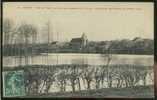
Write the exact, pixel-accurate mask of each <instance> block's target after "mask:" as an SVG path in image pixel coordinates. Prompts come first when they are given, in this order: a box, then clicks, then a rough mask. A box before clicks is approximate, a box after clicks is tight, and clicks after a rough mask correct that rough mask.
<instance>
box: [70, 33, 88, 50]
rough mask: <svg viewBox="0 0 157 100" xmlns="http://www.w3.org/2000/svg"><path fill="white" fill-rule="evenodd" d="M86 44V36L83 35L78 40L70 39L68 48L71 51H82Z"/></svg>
mask: <svg viewBox="0 0 157 100" xmlns="http://www.w3.org/2000/svg"><path fill="white" fill-rule="evenodd" d="M87 42H88V40H87V36H86V34H85V33H83V34H82V36H81V37H80V38H72V39H71V41H70V46H71V47H72V48H73V49H82V48H84V47H85V46H86V45H87Z"/></svg>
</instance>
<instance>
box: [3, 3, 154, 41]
mask: <svg viewBox="0 0 157 100" xmlns="http://www.w3.org/2000/svg"><path fill="white" fill-rule="evenodd" d="M153 5H154V4H153V3H146V2H145V3H127V2H124V3H122V2H121V3H119V2H104V3H102V2H92V3H89V2H84V3H83V2H82V3H81V2H80V3H75V2H60V3H59V2H58V3H57V2H5V3H3V18H4V19H5V18H9V19H12V20H13V21H14V24H15V25H14V26H16V27H17V26H19V25H20V24H21V23H28V24H33V25H35V26H37V28H38V31H39V33H40V35H39V36H38V38H39V41H41V42H42V41H45V40H46V39H47V34H45V32H44V30H45V27H46V23H47V22H49V23H50V33H51V34H50V40H51V41H55V40H58V41H70V40H71V39H72V38H76V37H80V36H81V35H82V33H85V34H86V35H87V38H88V40H89V41H106V40H117V39H133V38H135V37H141V38H151V39H153V34H154V20H153V19H154V18H153V17H154V15H153V12H154V11H153V9H154V8H153ZM57 34H58V35H57Z"/></svg>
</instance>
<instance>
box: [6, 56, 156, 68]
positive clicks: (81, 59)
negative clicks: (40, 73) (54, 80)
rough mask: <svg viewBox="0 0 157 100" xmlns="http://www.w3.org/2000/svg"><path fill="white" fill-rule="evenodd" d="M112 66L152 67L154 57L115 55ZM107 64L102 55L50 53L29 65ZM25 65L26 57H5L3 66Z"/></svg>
mask: <svg viewBox="0 0 157 100" xmlns="http://www.w3.org/2000/svg"><path fill="white" fill-rule="evenodd" d="M110 56H111V62H110V64H136V65H138V64H139V65H146V66H152V65H153V63H154V61H153V59H154V58H153V55H124V54H123V55H119V54H113V55H110ZM106 63H107V57H106V55H102V54H75V53H68V54H64V53H58V54H57V53H50V54H48V55H47V54H41V55H38V56H32V57H31V56H29V57H28V63H27V64H30V65H35V64H39V65H40V64H42V65H56V64H89V65H104V64H106ZM17 65H25V57H22V58H19V57H16V56H11V57H3V66H17Z"/></svg>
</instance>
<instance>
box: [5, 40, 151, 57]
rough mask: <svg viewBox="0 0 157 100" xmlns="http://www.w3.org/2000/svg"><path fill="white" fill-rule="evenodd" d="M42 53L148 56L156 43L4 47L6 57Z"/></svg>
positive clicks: (112, 42) (135, 41) (139, 41)
mask: <svg viewBox="0 0 157 100" xmlns="http://www.w3.org/2000/svg"><path fill="white" fill-rule="evenodd" d="M40 53H104V54H106V53H112V54H147V55H151V54H153V53H154V41H153V40H151V39H141V38H135V39H133V40H127V39H123V40H112V41H99V42H98V41H97V42H96V41H89V42H88V44H87V45H86V46H85V47H84V48H81V49H80V48H79V49H78V48H77V47H72V46H71V45H70V42H64V43H63V42H62V43H59V42H58V43H55V44H53V43H49V44H48V43H43V44H27V45H25V44H8V45H4V46H3V55H4V56H16V55H35V54H37V55H38V54H40Z"/></svg>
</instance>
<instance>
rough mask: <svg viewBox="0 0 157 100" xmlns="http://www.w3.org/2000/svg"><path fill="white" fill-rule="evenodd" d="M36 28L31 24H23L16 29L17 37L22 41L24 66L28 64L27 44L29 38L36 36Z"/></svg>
mask: <svg viewBox="0 0 157 100" xmlns="http://www.w3.org/2000/svg"><path fill="white" fill-rule="evenodd" d="M36 32H37V31H36V27H34V26H33V25H31V24H26V23H23V24H21V25H20V27H19V28H18V33H19V37H20V38H23V40H24V45H25V46H24V55H25V64H26V65H27V64H28V44H30V37H31V36H33V35H34V34H36Z"/></svg>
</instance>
